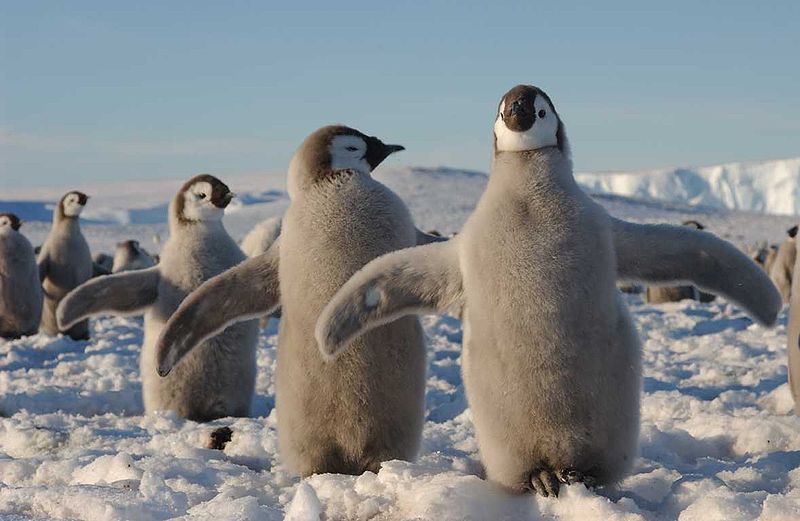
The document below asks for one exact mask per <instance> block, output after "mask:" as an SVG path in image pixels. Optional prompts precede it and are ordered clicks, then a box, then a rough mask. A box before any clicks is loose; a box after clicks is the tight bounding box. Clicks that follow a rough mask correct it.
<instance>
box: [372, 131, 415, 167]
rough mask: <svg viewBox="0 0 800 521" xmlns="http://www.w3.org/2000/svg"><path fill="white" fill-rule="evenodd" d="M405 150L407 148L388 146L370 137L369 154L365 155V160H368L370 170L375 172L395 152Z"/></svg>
mask: <svg viewBox="0 0 800 521" xmlns="http://www.w3.org/2000/svg"><path fill="white" fill-rule="evenodd" d="M405 149H406V147H404V146H403V145H387V144H386V143H384V142H383V141H381V140H380V139H378V138H376V137H372V136H370V137H369V138H367V153H366V154H365V155H364V159H366V160H367V163H369V166H370V168H371V169H373V170H375V168H377V167H378V165H380V164H381V163H383V160H384V159H386V158H387V157H389V156H390V155H392V154H394V153H395V152H400V151H401V150H405Z"/></svg>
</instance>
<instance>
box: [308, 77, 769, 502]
mask: <svg viewBox="0 0 800 521" xmlns="http://www.w3.org/2000/svg"><path fill="white" fill-rule="evenodd" d="M494 137H495V142H494V145H495V146H494V159H493V163H492V170H491V175H490V176H489V182H488V185H487V187H486V191H485V192H484V194H483V196H482V197H481V199H480V201H479V202H478V205H477V207H476V208H475V211H474V212H473V214H472V215H471V216H470V217H469V219H468V221H467V223H466V224H465V226H464V228H463V230H462V232H461V233H460V234H459V235H458V236H457V237H456V238H454V239H452V240H450V241H449V242H447V243H441V244H431V245H427V246H421V247H416V248H408V249H405V250H401V251H398V252H394V253H390V254H388V255H384V256H383V257H379V258H378V259H376V260H374V261H372V262H370V263H369V264H367V265H366V266H365V267H364V268H362V269H361V270H360V271H358V272H357V273H356V274H355V275H354V276H353V277H352V278H351V279H350V280H349V281H348V282H346V283H345V284H344V286H342V288H341V289H340V290H339V291H338V292H337V294H336V295H335V296H334V297H333V299H332V300H331V302H330V303H329V304H328V305H327V306H326V307H325V309H324V310H323V311H322V314H321V315H320V319H319V322H318V323H317V328H316V337H317V340H318V342H319V345H320V348H321V350H322V353H323V355H324V356H327V357H332V356H338V357H341V356H346V355H347V354H349V351H347V350H345V347H347V346H348V345H349V344H352V343H353V341H354V339H355V342H357V341H358V335H360V334H361V333H363V332H364V331H368V330H369V329H370V328H373V327H377V326H378V325H380V324H384V323H386V322H387V321H390V320H394V319H396V318H397V317H400V316H403V315H407V314H410V313H420V312H430V311H438V312H452V311H453V310H459V309H463V323H464V350H463V355H462V369H463V373H464V375H463V376H464V385H465V387H466V393H467V399H468V402H469V406H470V410H471V411H472V417H473V423H474V425H475V433H476V437H477V441H478V446H479V449H480V453H481V458H482V460H483V463H484V466H485V468H486V473H487V477H488V478H489V479H490V480H492V481H495V482H497V483H500V484H501V485H503V486H505V487H507V488H508V489H510V490H513V491H525V490H535V491H536V492H537V493H540V494H542V495H557V494H558V490H559V487H560V484H562V483H573V482H578V481H584V482H586V483H587V484H596V485H605V484H611V483H614V482H616V481H617V480H619V479H621V478H622V477H624V476H625V475H626V473H627V472H628V470H629V469H630V467H631V465H632V464H633V461H634V459H635V457H636V452H637V440H638V433H639V393H640V384H641V363H640V352H639V351H640V349H639V342H638V339H637V336H636V333H635V331H634V328H633V325H632V323H631V319H630V317H629V315H628V311H627V309H626V308H625V305H624V303H623V301H622V298H621V295H620V293H619V292H618V291H617V290H616V287H615V283H616V281H617V279H622V280H637V281H641V282H681V283H694V284H697V285H698V286H700V287H702V288H705V289H708V290H711V291H716V292H721V293H722V294H724V295H727V296H728V297H729V298H731V299H733V300H735V301H736V302H739V303H741V304H742V305H743V306H744V307H745V308H746V309H747V310H748V311H750V312H751V313H753V314H754V315H755V316H756V317H757V319H758V320H759V321H760V322H764V323H773V322H774V321H775V318H776V316H777V313H778V310H779V308H780V296H779V295H778V293H777V291H776V290H775V288H774V286H773V285H772V284H771V282H770V281H769V278H768V277H767V276H766V274H765V273H764V272H763V271H762V270H761V269H760V268H759V267H758V266H756V265H755V264H754V263H753V262H752V261H751V260H750V259H749V258H748V257H747V256H746V255H744V254H743V253H740V252H739V251H738V250H737V249H736V248H735V247H734V246H732V245H730V244H729V243H727V242H725V241H722V240H720V239H718V238H717V237H715V236H713V235H711V234H708V233H705V232H701V231H697V230H693V229H688V228H687V227H675V226H666V225H640V224H631V223H627V222H624V221H620V220H618V219H614V218H612V217H610V216H609V215H608V214H607V213H606V211H605V210H604V209H603V208H602V207H601V206H599V205H598V204H596V203H595V202H594V201H593V200H592V199H591V198H590V197H588V196H587V195H586V194H585V193H584V192H582V191H581V190H580V188H579V187H578V184H577V183H576V182H575V179H574V177H573V173H572V162H571V160H570V155H569V146H568V143H567V136H566V132H565V130H564V125H563V123H562V122H561V119H560V118H559V116H558V113H557V112H556V110H555V107H554V106H553V104H552V103H551V101H550V98H549V97H548V96H547V94H545V93H544V92H543V91H541V90H540V89H538V88H536V87H531V86H526V85H520V86H517V87H514V88H513V89H511V90H510V91H509V92H508V93H507V94H506V95H505V96H503V98H502V100H501V102H500V106H499V110H498V112H497V117H496V120H495V123H494ZM356 345H358V344H356ZM374 347H375V348H376V349H380V348H381V347H382V346H381V345H380V344H376V345H375V346H374ZM334 360H338V358H335V359H334Z"/></svg>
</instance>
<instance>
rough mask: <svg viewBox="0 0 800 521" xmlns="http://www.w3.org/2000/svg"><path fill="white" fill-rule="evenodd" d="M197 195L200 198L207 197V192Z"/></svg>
mask: <svg viewBox="0 0 800 521" xmlns="http://www.w3.org/2000/svg"><path fill="white" fill-rule="evenodd" d="M197 197H199V198H200V199H205V198H206V194H197Z"/></svg>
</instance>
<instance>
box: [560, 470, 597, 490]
mask: <svg viewBox="0 0 800 521" xmlns="http://www.w3.org/2000/svg"><path fill="white" fill-rule="evenodd" d="M556 477H557V478H558V480H559V481H560V482H561V483H564V484H566V485H574V484H575V483H583V484H584V485H586V488H593V487H594V486H595V485H596V480H595V479H594V478H593V477H592V476H587V475H586V474H584V473H583V472H581V471H580V470H578V469H576V468H574V467H567V468H564V469H561V470H557V471H556Z"/></svg>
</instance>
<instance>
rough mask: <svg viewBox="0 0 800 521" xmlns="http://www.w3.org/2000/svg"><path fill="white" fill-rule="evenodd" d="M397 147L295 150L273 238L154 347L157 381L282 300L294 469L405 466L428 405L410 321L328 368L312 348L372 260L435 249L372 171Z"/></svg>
mask: <svg viewBox="0 0 800 521" xmlns="http://www.w3.org/2000/svg"><path fill="white" fill-rule="evenodd" d="M400 150H403V147H401V146H398V145H387V144H385V143H383V142H382V141H381V140H379V139H378V138H375V137H372V136H367V135H365V134H363V133H361V132H359V131H358V130H355V129H353V128H349V127H345V126H327V127H323V128H320V129H319V130H317V131H315V132H314V133H312V134H311V135H310V136H308V138H306V140H305V141H304V142H303V143H302V145H300V147H299V149H298V150H297V152H296V153H295V155H294V157H293V159H292V161H291V164H290V166H289V174H288V186H289V196H290V199H291V201H290V205H289V208H288V210H287V212H286V214H285V215H284V217H283V223H282V229H281V233H280V238H279V239H278V240H277V241H276V242H275V243H274V244H273V245H272V247H270V249H269V250H268V251H267V252H266V253H265V254H263V255H261V256H258V257H255V258H252V259H248V260H247V261H246V262H244V263H243V264H241V265H240V266H237V267H236V268H234V269H232V270H230V271H228V272H226V273H223V274H222V275H220V276H219V277H216V278H214V279H212V280H210V281H208V282H207V283H205V284H204V285H203V286H201V287H200V288H199V289H198V290H197V291H196V292H195V293H193V294H192V295H190V296H189V298H187V299H186V301H185V302H184V303H183V304H182V305H181V307H180V308H179V309H178V311H177V312H176V313H175V314H174V315H173V317H172V318H171V319H170V321H169V323H168V324H167V327H166V328H165V330H164V332H163V333H162V336H161V340H160V341H159V346H158V359H159V368H160V369H159V370H160V372H161V374H167V373H169V372H170V371H172V370H173V367H174V368H175V369H174V370H177V369H179V368H180V367H181V365H182V364H183V362H181V361H180V360H181V359H182V358H183V357H184V356H187V353H190V354H191V353H192V352H193V351H192V349H193V348H194V346H195V345H197V344H198V343H199V342H202V340H203V339H204V338H207V337H208V336H209V335H212V334H215V332H216V331H218V330H219V329H221V328H223V327H226V326H227V325H228V324H230V323H233V322H235V321H237V320H241V319H242V318H243V317H250V316H261V315H263V314H264V313H267V312H269V311H270V310H272V309H274V308H275V306H277V305H278V304H279V303H280V305H281V308H282V316H281V321H280V325H279V338H278V359H277V381H276V389H277V392H276V407H277V411H278V441H279V449H280V454H281V458H282V459H283V461H284V462H285V463H286V464H287V466H288V467H289V468H290V469H292V470H293V471H294V472H296V473H298V474H300V475H302V476H308V475H311V474H317V473H325V472H336V473H347V474H360V473H362V472H364V471H366V470H371V471H376V472H377V470H378V468H379V467H380V463H381V462H382V461H386V460H390V459H404V460H411V459H413V458H414V457H415V456H416V454H417V451H418V448H419V443H420V438H421V433H422V425H423V420H424V408H425V401H424V396H425V370H426V363H425V343H424V338H423V333H422V329H421V327H420V325H419V322H418V320H417V319H416V317H405V318H403V319H401V320H398V321H396V322H394V323H393V324H389V325H387V326H385V327H381V328H376V329H374V330H372V331H370V333H368V334H367V335H364V336H363V337H361V338H360V339H359V340H358V341H356V342H355V343H354V345H353V347H352V349H351V350H350V351H349V352H348V353H347V354H346V355H345V356H342V357H340V358H339V359H338V360H337V361H336V362H335V363H332V364H331V363H325V361H324V360H322V358H321V357H320V356H319V351H318V349H317V342H316V340H315V339H314V324H316V321H317V317H318V316H319V313H320V311H321V310H322V307H323V306H324V305H325V303H326V302H327V301H328V300H329V299H330V298H331V297H332V296H333V294H334V293H335V292H336V290H337V289H339V287H340V286H341V285H342V284H343V283H344V282H345V281H346V280H347V279H349V278H350V276H351V275H352V274H353V273H355V272H356V271H357V270H358V269H359V268H361V267H362V266H363V265H364V264H366V263H367V262H369V261H370V260H372V259H374V258H376V257H379V256H380V255H383V254H384V253H387V252H390V251H394V250H397V249H401V248H407V247H410V246H414V245H416V244H420V243H427V242H429V241H434V240H439V239H437V238H436V237H432V236H429V235H426V234H424V233H422V232H420V231H419V230H417V228H416V227H415V226H414V223H413V221H412V219H411V216H410V214H409V212H408V210H407V208H406V206H405V204H403V202H402V201H401V200H400V198H398V197H397V195H395V194H394V193H393V192H392V191H391V190H389V189H388V188H387V187H386V186H384V185H383V184H381V183H379V182H377V181H376V180H374V179H373V178H372V176H371V172H372V170H373V169H374V168H375V167H377V166H378V165H379V164H380V163H381V162H383V160H384V159H386V158H387V157H388V156H389V155H390V154H392V153H394V152H397V151H400Z"/></svg>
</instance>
